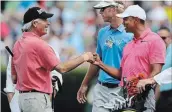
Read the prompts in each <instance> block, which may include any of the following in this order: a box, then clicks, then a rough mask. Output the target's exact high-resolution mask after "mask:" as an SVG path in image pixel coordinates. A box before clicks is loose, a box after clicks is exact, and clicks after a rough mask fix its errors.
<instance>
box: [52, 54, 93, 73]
mask: <svg viewBox="0 0 172 112" xmlns="http://www.w3.org/2000/svg"><path fill="white" fill-rule="evenodd" d="M86 61H91V62H93V61H94V59H93V54H92V53H91V52H87V53H84V54H83V55H81V56H79V57H77V58H75V59H71V60H69V61H67V62H64V63H60V64H59V65H57V66H56V67H55V68H54V69H55V70H56V71H58V72H60V73H65V72H69V71H70V70H73V69H75V68H76V67H78V66H79V65H80V64H82V63H84V62H86Z"/></svg>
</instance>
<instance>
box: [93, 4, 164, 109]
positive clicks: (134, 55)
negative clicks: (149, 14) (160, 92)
mask: <svg viewBox="0 0 172 112" xmlns="http://www.w3.org/2000/svg"><path fill="white" fill-rule="evenodd" d="M116 16H117V17H120V18H123V20H124V26H125V27H126V31H127V32H132V33H133V34H134V39H133V40H132V41H131V42H129V43H128V44H127V45H126V46H125V47H124V50H123V57H122V61H121V69H120V70H118V69H115V68H107V69H111V74H110V75H111V76H113V77H116V76H121V77H122V78H121V79H123V78H125V77H126V78H127V81H130V80H132V79H133V77H134V78H135V77H136V78H137V77H139V76H140V74H143V76H144V78H150V77H154V76H155V75H157V74H158V73H159V72H160V71H161V68H162V65H163V64H164V62H165V49H166V48H165V44H164V42H163V40H162V39H161V38H160V37H159V36H158V35H157V34H156V33H154V32H152V31H151V30H150V29H149V28H146V26H145V20H146V13H145V11H144V10H143V9H142V8H141V7H140V6H138V5H131V6H129V7H128V8H127V9H126V10H125V11H124V12H123V13H121V14H117V15H116ZM114 55H116V54H114ZM94 64H96V65H98V66H99V67H100V68H103V67H104V66H105V65H104V64H103V63H102V62H101V61H100V59H99V58H97V59H96V61H95V62H94ZM122 82H123V80H121V85H123V83H122ZM135 86H136V85H135ZM134 90H137V88H136V87H135V88H134ZM135 92H136V94H137V92H138V91H135ZM148 92H149V93H148V95H147V96H145V97H146V100H145V102H143V104H144V105H139V107H146V109H145V110H141V111H142V112H154V111H155V95H154V90H153V89H151V90H150V91H148ZM136 108H137V107H136ZM142 109H144V108H142Z"/></svg>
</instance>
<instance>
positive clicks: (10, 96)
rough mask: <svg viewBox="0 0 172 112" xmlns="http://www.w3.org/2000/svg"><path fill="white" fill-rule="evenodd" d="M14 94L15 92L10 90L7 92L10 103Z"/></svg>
mask: <svg viewBox="0 0 172 112" xmlns="http://www.w3.org/2000/svg"><path fill="white" fill-rule="evenodd" d="M13 96H14V93H13V92H8V93H7V98H8V102H9V103H10V102H11V100H12V98H13Z"/></svg>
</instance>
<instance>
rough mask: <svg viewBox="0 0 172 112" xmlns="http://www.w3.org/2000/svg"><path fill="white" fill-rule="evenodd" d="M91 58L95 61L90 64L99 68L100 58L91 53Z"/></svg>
mask: <svg viewBox="0 0 172 112" xmlns="http://www.w3.org/2000/svg"><path fill="white" fill-rule="evenodd" d="M93 57H94V59H95V61H94V62H93V63H92V64H94V65H97V66H99V65H100V64H101V63H102V61H101V59H100V56H99V55H98V54H96V53H93Z"/></svg>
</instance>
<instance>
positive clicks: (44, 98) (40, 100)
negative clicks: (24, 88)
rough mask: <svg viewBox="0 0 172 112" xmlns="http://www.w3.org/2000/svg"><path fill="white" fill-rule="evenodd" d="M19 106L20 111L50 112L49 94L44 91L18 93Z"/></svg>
mask: <svg viewBox="0 0 172 112" xmlns="http://www.w3.org/2000/svg"><path fill="white" fill-rule="evenodd" d="M19 107H20V109H21V111H22V112H52V108H51V102H50V96H49V95H48V94H44V93H38V92H30V93H20V95H19Z"/></svg>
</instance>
